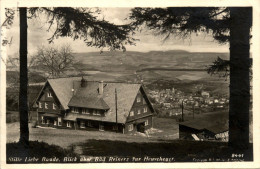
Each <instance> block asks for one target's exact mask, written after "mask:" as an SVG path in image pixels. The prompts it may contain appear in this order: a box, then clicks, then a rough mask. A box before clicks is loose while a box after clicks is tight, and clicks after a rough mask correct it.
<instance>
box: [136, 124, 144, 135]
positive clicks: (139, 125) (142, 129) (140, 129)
mask: <svg viewBox="0 0 260 169" xmlns="http://www.w3.org/2000/svg"><path fill="white" fill-rule="evenodd" d="M136 129H137V131H138V132H141V133H144V130H145V128H144V122H143V123H138V124H137V125H136Z"/></svg>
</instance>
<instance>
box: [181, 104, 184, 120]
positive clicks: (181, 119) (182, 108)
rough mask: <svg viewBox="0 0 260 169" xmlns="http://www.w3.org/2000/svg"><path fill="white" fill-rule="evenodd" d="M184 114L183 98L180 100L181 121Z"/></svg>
mask: <svg viewBox="0 0 260 169" xmlns="http://www.w3.org/2000/svg"><path fill="white" fill-rule="evenodd" d="M183 116H184V114H183V100H182V102H181V121H182V122H184V117H183Z"/></svg>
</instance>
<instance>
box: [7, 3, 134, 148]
mask: <svg viewBox="0 0 260 169" xmlns="http://www.w3.org/2000/svg"><path fill="white" fill-rule="evenodd" d="M8 11H9V9H7V10H6V13H8ZM11 11H12V10H11ZM96 13H99V10H95V11H93V10H92V9H89V8H28V9H27V8H19V16H20V93H19V112H20V142H21V143H22V144H24V145H28V144H29V129H28V105H27V85H28V70H27V26H28V25H27V19H33V18H36V17H38V16H39V15H41V14H45V16H47V23H48V24H49V29H48V30H47V31H49V30H50V28H51V27H52V26H53V25H56V27H55V31H54V33H53V35H52V37H51V38H49V39H48V40H49V42H53V41H54V39H56V38H58V37H71V38H73V39H74V40H75V39H83V40H84V42H85V43H86V45H87V46H92V47H97V48H101V51H102V49H103V48H105V47H108V48H109V49H110V50H116V49H119V50H123V51H125V46H124V45H126V44H133V43H134V40H135V39H133V38H131V37H130V32H132V28H131V26H129V25H115V24H112V23H109V22H107V21H105V20H104V19H103V20H99V19H97V17H96V16H95V15H94V14H96ZM27 14H28V15H27ZM13 15H14V14H13ZM13 15H11V16H13ZM12 19H13V18H12V17H8V20H6V21H4V23H3V24H2V25H5V24H7V25H11V24H12Z"/></svg>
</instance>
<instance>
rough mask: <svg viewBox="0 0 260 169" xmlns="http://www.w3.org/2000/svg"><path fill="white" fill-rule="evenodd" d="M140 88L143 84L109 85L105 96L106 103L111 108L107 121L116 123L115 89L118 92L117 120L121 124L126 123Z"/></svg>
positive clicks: (105, 89) (105, 90)
mask: <svg viewBox="0 0 260 169" xmlns="http://www.w3.org/2000/svg"><path fill="white" fill-rule="evenodd" d="M140 87H141V84H129V83H107V84H106V86H105V87H104V94H103V99H104V101H105V102H106V103H107V105H108V106H109V107H110V109H109V111H108V112H107V114H106V120H108V121H111V122H115V121H116V108H115V105H116V100H115V89H116V91H117V112H118V114H117V119H118V122H119V123H125V122H126V120H127V117H128V115H129V112H130V110H131V108H132V106H133V103H134V101H135V98H136V95H137V93H138V91H139V89H140Z"/></svg>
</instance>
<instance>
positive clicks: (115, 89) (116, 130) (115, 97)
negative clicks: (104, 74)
mask: <svg viewBox="0 0 260 169" xmlns="http://www.w3.org/2000/svg"><path fill="white" fill-rule="evenodd" d="M115 102H116V132H117V131H118V124H117V91H116V88H115Z"/></svg>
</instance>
